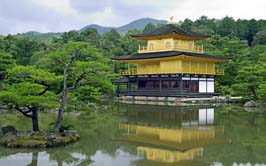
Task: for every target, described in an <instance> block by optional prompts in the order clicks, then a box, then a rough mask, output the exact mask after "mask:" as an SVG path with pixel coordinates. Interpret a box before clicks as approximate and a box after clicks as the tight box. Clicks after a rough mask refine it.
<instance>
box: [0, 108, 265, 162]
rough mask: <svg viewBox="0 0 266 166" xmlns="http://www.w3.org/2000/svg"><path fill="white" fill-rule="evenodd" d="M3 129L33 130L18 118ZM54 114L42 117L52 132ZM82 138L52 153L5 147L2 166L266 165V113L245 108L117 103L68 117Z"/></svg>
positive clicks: (5, 118) (0, 150)
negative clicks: (95, 112)
mask: <svg viewBox="0 0 266 166" xmlns="http://www.w3.org/2000/svg"><path fill="white" fill-rule="evenodd" d="M0 116H1V117H0V126H1V125H2V126H3V125H6V124H13V125H15V126H17V127H18V128H19V129H27V128H30V122H29V121H28V119H25V118H23V117H21V116H20V115H17V114H11V113H5V114H0ZM54 119H55V114H51V113H42V114H40V124H41V127H42V128H45V129H46V128H47V129H48V128H49V125H48V124H49V123H50V122H52V121H53V120H54ZM65 122H66V123H71V124H74V128H75V129H77V130H78V132H79V133H80V136H81V140H80V141H79V142H78V143H75V144H73V145H70V146H66V147H61V148H53V149H42V150H36V149H6V148H4V147H1V146H0V166H29V165H31V166H37V165H38V166H57V165H58V166H67V165H70V166H72V165H79V166H87V165H91V166H173V165H178V166H205V165H209V166H227V165H228V166H237V165H241V166H242V165H246V166H252V165H254V166H255V165H256V166H264V165H266V164H264V163H266V114H265V113H263V112H262V110H248V111H247V110H244V109H243V108H242V107H237V106H226V107H169V106H148V105H126V104H116V105H113V106H112V108H110V111H107V112H105V113H97V114H91V115H87V114H80V115H77V114H66V116H65Z"/></svg>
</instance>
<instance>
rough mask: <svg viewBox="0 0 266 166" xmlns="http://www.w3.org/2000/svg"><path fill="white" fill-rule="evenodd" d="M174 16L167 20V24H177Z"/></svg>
mask: <svg viewBox="0 0 266 166" xmlns="http://www.w3.org/2000/svg"><path fill="white" fill-rule="evenodd" d="M173 19H174V16H171V17H170V20H169V21H168V22H167V24H175V22H174V21H173Z"/></svg>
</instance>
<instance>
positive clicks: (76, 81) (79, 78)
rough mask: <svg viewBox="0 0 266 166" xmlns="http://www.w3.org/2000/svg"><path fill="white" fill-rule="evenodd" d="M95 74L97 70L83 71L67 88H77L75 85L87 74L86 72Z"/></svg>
mask: <svg viewBox="0 0 266 166" xmlns="http://www.w3.org/2000/svg"><path fill="white" fill-rule="evenodd" d="M90 73H91V74H96V73H97V71H90V72H83V73H82V74H81V75H80V76H79V77H78V78H77V79H76V80H75V82H74V84H73V86H71V87H68V90H73V89H75V88H77V86H78V85H79V84H80V82H81V81H82V80H83V79H84V77H85V76H86V75H87V74H90Z"/></svg>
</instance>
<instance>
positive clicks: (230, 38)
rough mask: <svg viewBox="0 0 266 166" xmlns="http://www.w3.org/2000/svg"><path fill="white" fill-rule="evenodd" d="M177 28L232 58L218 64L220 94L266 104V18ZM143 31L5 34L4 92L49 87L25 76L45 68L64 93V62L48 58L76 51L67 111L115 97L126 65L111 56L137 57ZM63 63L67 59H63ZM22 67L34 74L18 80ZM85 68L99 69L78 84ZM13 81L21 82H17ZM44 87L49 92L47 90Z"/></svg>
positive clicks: (0, 83)
mask: <svg viewBox="0 0 266 166" xmlns="http://www.w3.org/2000/svg"><path fill="white" fill-rule="evenodd" d="M157 26H162V24H158V25H157ZM178 26H180V27H182V28H185V29H191V30H194V31H198V32H202V33H205V34H208V35H210V38H209V39H207V40H205V41H201V43H202V44H203V45H204V50H205V53H206V54H211V55H217V56H225V57H231V58H232V60H231V61H230V62H226V63H223V64H221V65H220V66H218V67H219V68H222V69H224V70H225V75H224V76H220V77H219V78H218V79H217V82H216V85H217V86H216V87H217V89H216V91H217V92H220V93H222V94H223V95H230V96H243V97H244V98H246V99H255V100H266V82H265V80H266V21H265V20H234V19H232V18H230V17H225V18H223V19H222V20H217V19H209V18H207V17H205V16H202V17H200V18H199V19H198V20H195V21H191V20H189V19H186V20H184V21H182V22H179V23H178ZM154 28H156V26H155V25H153V24H150V23H149V24H147V25H146V26H145V28H144V30H143V31H144V32H148V31H152V30H153V29H154ZM141 32H142V31H140V30H134V29H133V30H129V31H128V32H127V33H125V34H124V35H120V34H119V33H118V32H117V31H116V30H115V29H111V30H110V31H108V32H106V33H104V34H103V35H100V34H98V33H97V31H96V30H95V29H91V28H89V29H86V30H84V31H82V32H79V31H70V32H65V33H62V34H61V36H60V37H56V38H54V39H53V40H52V42H50V43H47V42H43V41H41V40H39V41H36V40H32V39H29V38H28V37H27V36H21V35H20V36H17V35H8V36H0V89H3V91H8V90H9V89H10V87H16V86H17V87H19V88H22V89H23V88H25V87H26V85H25V86H22V85H23V84H24V83H26V82H28V83H34V85H27V86H33V87H34V86H36V87H40V86H44V85H42V84H40V85H35V84H36V83H40V82H41V81H42V80H41V79H39V77H40V75H39V77H38V79H33V80H31V79H29V78H25V77H24V76H25V75H32V77H33V76H34V74H33V73H35V72H36V71H40V70H41V71H43V72H42V74H45V73H46V72H48V73H52V74H54V75H55V76H56V77H57V78H53V79H52V80H53V81H51V82H49V87H50V88H49V92H50V93H52V94H54V95H58V94H60V93H61V89H62V87H61V84H60V83H61V82H62V78H63V77H62V76H63V70H62V69H63V68H62V66H60V65H59V64H58V65H56V63H54V62H55V61H53V63H52V62H51V60H49V57H56V56H61V55H62V54H71V50H72V53H73V51H74V52H75V50H76V51H78V52H80V53H81V54H82V55H84V56H81V57H82V58H80V59H78V63H75V65H74V66H71V67H70V70H71V72H70V73H72V75H71V76H70V77H69V80H68V84H69V85H73V84H75V81H78V85H79V86H78V87H77V90H75V91H70V94H69V96H70V97H69V105H68V107H70V108H76V107H82V103H86V102H88V101H94V100H97V99H98V97H99V96H103V95H112V94H113V93H114V91H115V89H114V87H113V86H112V85H111V79H113V78H115V74H117V73H118V72H119V70H120V69H123V68H126V67H127V66H126V64H117V63H114V62H112V61H111V60H110V58H112V57H115V56H123V55H129V54H133V53H136V52H137V49H138V45H139V44H143V43H142V42H141V41H137V40H135V39H133V38H132V37H131V36H130V35H132V34H136V33H141ZM68 48H71V49H70V51H69V52H66V50H65V49H68ZM86 56H88V57H89V58H86ZM57 60H58V59H57ZM62 60H64V59H61V60H59V61H62ZM59 61H58V63H59ZM90 61H93V62H98V63H97V64H96V63H95V66H93V64H88V62H90ZM79 62H80V63H79ZM85 62H86V63H85ZM21 66H22V67H23V66H24V67H26V68H28V71H32V73H23V72H22V73H20V74H21V75H20V76H18V75H15V76H14V75H13V74H14V73H12V72H14V68H16V67H21ZM85 66H87V67H90V68H91V69H94V68H95V69H97V70H96V71H95V72H92V73H90V74H88V75H86V76H84V78H85V79H83V80H82V81H79V80H77V79H76V78H79V77H78V76H81V75H79V74H80V73H82V71H83V70H84V69H85ZM99 66H101V67H99ZM16 70H18V69H16ZM25 71H27V70H25ZM44 71H45V72H44ZM36 77H37V76H36ZM44 77H45V76H44ZM14 78H16V79H15V81H14ZM82 78H83V76H82ZM22 83H23V84H22ZM43 88H44V89H45V86H44V87H43ZM11 89H12V88H11ZM20 91H21V92H22V91H23V90H20ZM23 92H24V91H23ZM32 93H33V92H32ZM36 93H37V92H36ZM10 94H11V92H10ZM23 95H25V94H22V96H23ZM52 96H53V95H52Z"/></svg>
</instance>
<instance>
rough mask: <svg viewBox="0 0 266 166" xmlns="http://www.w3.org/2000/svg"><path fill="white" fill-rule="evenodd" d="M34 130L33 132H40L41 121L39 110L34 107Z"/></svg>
mask: <svg viewBox="0 0 266 166" xmlns="http://www.w3.org/2000/svg"><path fill="white" fill-rule="evenodd" d="M31 111H32V118H31V119H32V129H33V131H40V129H39V120H38V108H37V107H32V110H31Z"/></svg>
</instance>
